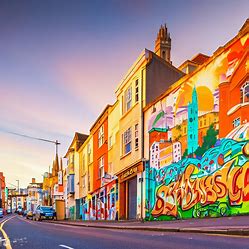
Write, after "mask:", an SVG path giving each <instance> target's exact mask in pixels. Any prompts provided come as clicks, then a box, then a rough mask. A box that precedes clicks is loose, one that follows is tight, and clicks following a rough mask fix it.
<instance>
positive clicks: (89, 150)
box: [87, 144, 91, 164]
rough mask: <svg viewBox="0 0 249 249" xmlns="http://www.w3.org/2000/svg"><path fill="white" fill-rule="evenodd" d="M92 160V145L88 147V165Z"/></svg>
mask: <svg viewBox="0 0 249 249" xmlns="http://www.w3.org/2000/svg"><path fill="white" fill-rule="evenodd" d="M90 160H91V146H90V144H88V145H87V164H89V163H90Z"/></svg>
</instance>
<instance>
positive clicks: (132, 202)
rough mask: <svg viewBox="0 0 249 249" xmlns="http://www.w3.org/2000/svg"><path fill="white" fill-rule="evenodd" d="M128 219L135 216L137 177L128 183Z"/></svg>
mask: <svg viewBox="0 0 249 249" xmlns="http://www.w3.org/2000/svg"><path fill="white" fill-rule="evenodd" d="M128 195H129V196H128V219H129V220H132V219H136V216H137V177H135V178H133V179H131V180H129V181H128Z"/></svg>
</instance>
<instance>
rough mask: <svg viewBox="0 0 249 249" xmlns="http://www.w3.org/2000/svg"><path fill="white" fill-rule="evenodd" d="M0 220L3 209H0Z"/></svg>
mask: <svg viewBox="0 0 249 249" xmlns="http://www.w3.org/2000/svg"><path fill="white" fill-rule="evenodd" d="M0 218H3V209H2V208H0Z"/></svg>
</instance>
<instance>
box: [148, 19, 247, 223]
mask: <svg viewBox="0 0 249 249" xmlns="http://www.w3.org/2000/svg"><path fill="white" fill-rule="evenodd" d="M248 49H249V21H248V20H247V22H246V23H245V25H244V26H243V27H242V29H241V30H240V31H239V33H238V35H236V36H235V37H234V38H233V39H232V40H231V41H229V42H228V43H227V44H225V45H224V46H223V47H221V48H219V49H218V50H217V51H215V52H214V54H213V55H212V56H211V57H205V59H204V60H202V62H203V63H200V61H199V64H198V66H196V67H195V68H191V70H190V71H189V73H188V74H187V75H186V76H184V77H183V78H181V79H180V80H179V81H177V82H176V83H175V84H173V86H172V87H170V88H168V89H167V90H166V91H165V92H164V94H163V95H162V96H161V97H160V98H158V99H157V100H156V101H154V102H153V103H151V104H150V105H148V106H146V107H145V108H144V113H145V114H144V115H145V134H144V136H145V144H144V149H145V158H146V160H148V163H147V164H146V179H147V181H146V218H147V219H150V220H172V219H182V218H195V217H197V218H199V217H206V216H212V217H219V216H228V215H236V214H244V213H248V206H249V198H248V195H247V189H248V181H246V180H245V179H246V178H247V173H246V172H247V170H248V167H249V136H248V134H249V102H248V96H249V93H248V91H249V87H248V65H249V57H248ZM203 58H204V57H203ZM185 72H187V71H185ZM228 179H229V180H228Z"/></svg>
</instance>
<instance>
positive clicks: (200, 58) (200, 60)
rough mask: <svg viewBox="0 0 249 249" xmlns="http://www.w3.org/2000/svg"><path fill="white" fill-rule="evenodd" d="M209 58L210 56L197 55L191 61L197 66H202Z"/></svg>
mask: <svg viewBox="0 0 249 249" xmlns="http://www.w3.org/2000/svg"><path fill="white" fill-rule="evenodd" d="M209 58H210V56H208V55H205V54H202V53H199V54H197V55H195V56H194V57H193V58H192V59H191V61H192V62H194V63H196V64H198V65H202V64H203V63H205V62H206V61H207V60H208V59H209Z"/></svg>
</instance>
